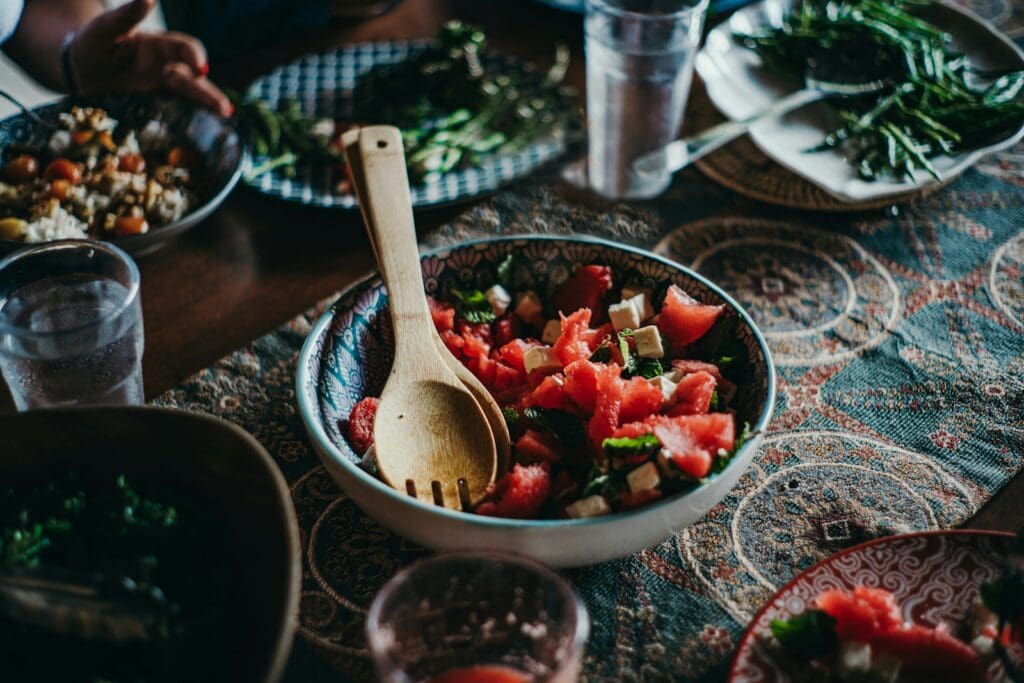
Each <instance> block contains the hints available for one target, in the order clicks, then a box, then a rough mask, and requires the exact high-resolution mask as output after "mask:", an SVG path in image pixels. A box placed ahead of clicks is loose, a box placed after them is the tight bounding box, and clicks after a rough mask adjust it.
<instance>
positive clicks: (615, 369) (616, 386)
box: [587, 365, 624, 459]
mask: <svg viewBox="0 0 1024 683" xmlns="http://www.w3.org/2000/svg"><path fill="white" fill-rule="evenodd" d="M600 368H601V369H600V371H599V372H598V374H597V399H596V401H595V403H594V414H593V415H591V417H590V421H589V422H588V423H587V436H589V437H590V444H591V447H592V448H593V452H594V455H595V457H596V458H598V459H600V458H601V457H603V449H602V447H601V446H602V444H603V442H604V440H605V439H607V438H608V437H610V436H611V435H612V434H614V433H615V430H616V429H617V428H618V426H619V411H620V410H621V408H622V395H623V384H624V382H623V381H622V378H621V377H620V376H619V374H620V373H621V372H622V368H620V367H619V366H618V365H601V366H600Z"/></svg>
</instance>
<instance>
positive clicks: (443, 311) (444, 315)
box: [427, 296, 455, 332]
mask: <svg viewBox="0 0 1024 683" xmlns="http://www.w3.org/2000/svg"><path fill="white" fill-rule="evenodd" d="M427 306H429V307H430V317H431V318H433V320H434V327H436V328H437V331H438V332H444V331H445V330H448V331H451V330H454V329H455V307H454V306H451V305H449V304H446V303H442V302H440V301H438V300H437V299H435V298H434V297H431V296H428V297H427Z"/></svg>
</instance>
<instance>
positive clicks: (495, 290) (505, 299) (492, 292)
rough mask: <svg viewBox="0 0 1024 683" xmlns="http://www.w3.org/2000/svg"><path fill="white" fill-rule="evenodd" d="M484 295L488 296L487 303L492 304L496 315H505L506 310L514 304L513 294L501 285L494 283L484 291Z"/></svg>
mask: <svg viewBox="0 0 1024 683" xmlns="http://www.w3.org/2000/svg"><path fill="white" fill-rule="evenodd" d="M484 296H485V297H487V303H489V304H490V305H491V310H492V311H494V315H505V311H507V310H508V307H509V306H511V305H512V295H511V294H509V293H508V290H506V289H505V288H504V287H502V286H501V285H493V286H492V287H491V288H490V289H488V290H487V291H486V292H484Z"/></svg>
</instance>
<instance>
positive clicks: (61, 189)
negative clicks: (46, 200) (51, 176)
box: [50, 178, 71, 201]
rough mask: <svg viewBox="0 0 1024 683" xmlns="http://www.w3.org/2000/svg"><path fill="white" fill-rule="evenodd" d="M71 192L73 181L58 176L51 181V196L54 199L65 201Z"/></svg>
mask: <svg viewBox="0 0 1024 683" xmlns="http://www.w3.org/2000/svg"><path fill="white" fill-rule="evenodd" d="M70 192H71V183H69V182H68V181H66V180H64V179H63V178H57V179H56V180H54V181H53V182H52V183H50V196H51V197H53V198H54V199H58V200H60V201H64V200H65V199H67V198H68V194H70Z"/></svg>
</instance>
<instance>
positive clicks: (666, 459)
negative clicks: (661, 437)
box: [654, 448, 679, 479]
mask: <svg viewBox="0 0 1024 683" xmlns="http://www.w3.org/2000/svg"><path fill="white" fill-rule="evenodd" d="M654 460H655V462H656V463H657V465H658V471H659V472H661V476H663V477H665V478H666V479H676V478H678V477H679V470H678V469H677V468H676V466H675V465H674V464H673V463H672V453H670V452H669V450H668V449H667V448H662V449H661V450H660V451H658V455H657V456H655V458H654Z"/></svg>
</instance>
